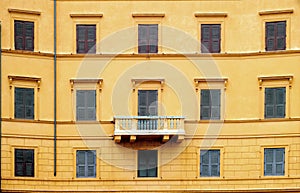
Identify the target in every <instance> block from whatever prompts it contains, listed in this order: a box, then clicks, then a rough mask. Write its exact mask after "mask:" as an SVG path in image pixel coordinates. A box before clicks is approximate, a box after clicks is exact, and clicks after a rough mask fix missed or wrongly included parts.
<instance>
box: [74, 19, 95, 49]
mask: <svg viewBox="0 0 300 193" xmlns="http://www.w3.org/2000/svg"><path fill="white" fill-rule="evenodd" d="M76 42H77V49H76V50H77V53H96V25H76Z"/></svg>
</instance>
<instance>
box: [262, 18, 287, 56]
mask: <svg viewBox="0 0 300 193" xmlns="http://www.w3.org/2000/svg"><path fill="white" fill-rule="evenodd" d="M285 47H286V22H285V21H278V22H266V51H272V50H285Z"/></svg>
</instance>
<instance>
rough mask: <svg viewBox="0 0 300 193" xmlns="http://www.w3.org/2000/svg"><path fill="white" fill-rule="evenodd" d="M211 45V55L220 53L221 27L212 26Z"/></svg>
mask: <svg viewBox="0 0 300 193" xmlns="http://www.w3.org/2000/svg"><path fill="white" fill-rule="evenodd" d="M211 34H212V37H211V39H212V45H211V53H219V52H220V50H221V49H220V43H221V25H212V33H211Z"/></svg>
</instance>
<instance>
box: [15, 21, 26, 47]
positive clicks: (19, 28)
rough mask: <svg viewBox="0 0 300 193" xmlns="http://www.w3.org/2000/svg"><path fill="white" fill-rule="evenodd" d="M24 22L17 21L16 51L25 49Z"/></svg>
mask: <svg viewBox="0 0 300 193" xmlns="http://www.w3.org/2000/svg"><path fill="white" fill-rule="evenodd" d="M23 25H24V24H23V22H21V21H15V49H16V50H23V49H24V35H23V33H24V32H23Z"/></svg>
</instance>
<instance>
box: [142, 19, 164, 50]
mask: <svg viewBox="0 0 300 193" xmlns="http://www.w3.org/2000/svg"><path fill="white" fill-rule="evenodd" d="M154 27H155V30H157V31H156V34H155V35H156V37H155V39H151V32H150V31H151V29H152V28H154ZM142 28H145V30H146V37H143V38H142V37H141V32H140V31H142ZM158 30H159V26H158V24H138V53H139V54H157V53H158V39H159V38H158V36H159V35H158V34H159V32H158ZM143 42H146V43H145V45H144V44H142V43H143ZM151 42H155V45H154V46H155V51H154V52H151V46H153V45H152V44H151ZM142 46H145V47H146V50H145V52H141V50H142V48H141V47H142Z"/></svg>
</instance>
